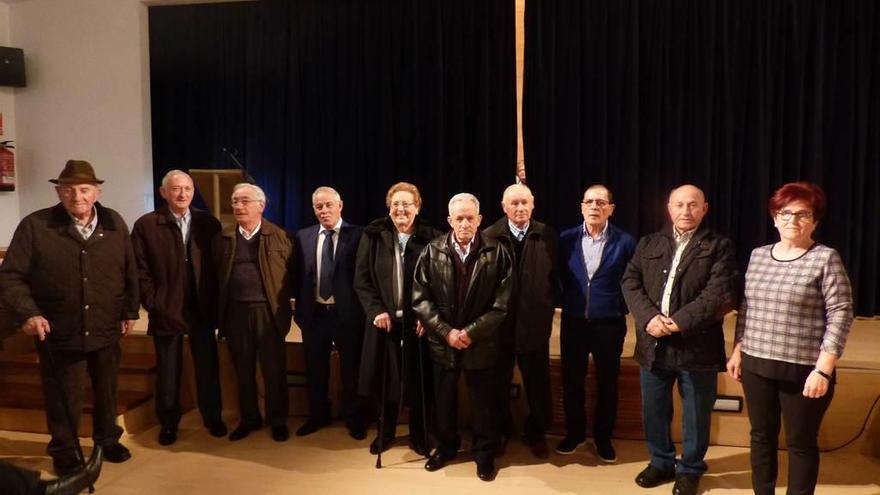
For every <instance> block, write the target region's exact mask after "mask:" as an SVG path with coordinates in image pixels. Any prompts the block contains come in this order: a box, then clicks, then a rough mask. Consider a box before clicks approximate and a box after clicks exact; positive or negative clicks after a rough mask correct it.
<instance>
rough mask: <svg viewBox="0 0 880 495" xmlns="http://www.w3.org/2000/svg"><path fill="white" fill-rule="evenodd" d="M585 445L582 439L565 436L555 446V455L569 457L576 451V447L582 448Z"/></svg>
mask: <svg viewBox="0 0 880 495" xmlns="http://www.w3.org/2000/svg"><path fill="white" fill-rule="evenodd" d="M585 444H586V442H585V441H584V439H583V438H574V437H568V436H567V437H565V438H563V439H562V441H561V442H559V445H557V446H556V453H557V454H559V455H571V454H574V451H575V450H577V449H578V447H583V446H584V445H585Z"/></svg>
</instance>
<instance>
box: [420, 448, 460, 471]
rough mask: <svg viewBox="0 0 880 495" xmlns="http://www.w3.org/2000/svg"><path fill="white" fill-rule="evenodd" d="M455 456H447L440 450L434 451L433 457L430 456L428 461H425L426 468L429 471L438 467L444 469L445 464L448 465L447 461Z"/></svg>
mask: <svg viewBox="0 0 880 495" xmlns="http://www.w3.org/2000/svg"><path fill="white" fill-rule="evenodd" d="M454 457H455V456H453V457H446V456H445V455H443V454H441V453H440V451H437V452H434V454H433V455H431V457H428V462H426V463H425V469H427V470H428V471H436V470H438V469H443V466H445V465H446V463H447V462H449V461H451V460H452V459H453V458H454Z"/></svg>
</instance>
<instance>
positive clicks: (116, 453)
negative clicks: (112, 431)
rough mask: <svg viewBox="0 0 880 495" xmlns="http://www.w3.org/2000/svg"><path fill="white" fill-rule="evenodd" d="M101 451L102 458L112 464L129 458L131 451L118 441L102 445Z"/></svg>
mask: <svg viewBox="0 0 880 495" xmlns="http://www.w3.org/2000/svg"><path fill="white" fill-rule="evenodd" d="M103 451H104V460H105V461H107V462H112V463H113V464H119V463H120V462H125V461H127V460H129V459H131V451H129V450H128V449H127V448H125V445H122V444H121V443H119V442H116V443H111V444H110V445H104V448H103Z"/></svg>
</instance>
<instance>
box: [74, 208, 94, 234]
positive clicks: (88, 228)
mask: <svg viewBox="0 0 880 495" xmlns="http://www.w3.org/2000/svg"><path fill="white" fill-rule="evenodd" d="M70 218H71V220H73V225H74V227H76V230H77V232H79V235H81V236H82V238H83V239H84V240H89V237H91V236H92V233H93V232H95V229H96V228H97V227H98V209H97V208H95V207H94V206H92V214H91V217H90V220H89V221H88V222H81V221H80V220H79V219H78V218H76V217H75V216H73V215H70Z"/></svg>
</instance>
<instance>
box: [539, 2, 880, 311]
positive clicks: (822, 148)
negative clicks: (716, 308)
mask: <svg viewBox="0 0 880 495" xmlns="http://www.w3.org/2000/svg"><path fill="white" fill-rule="evenodd" d="M525 29H526V32H525V35H526V40H525V42H526V46H525V50H526V51H525V88H524V99H523V139H524V145H525V157H526V168H527V172H528V178H529V184H530V186H532V188H533V190H534V191H535V195H536V197H537V209H536V211H537V212H538V213H539V214H540V215H542V216H544V217H545V218H547V219H548V220H549V221H550V223H553V224H556V225H557V226H559V227H564V226H571V225H576V224H577V223H578V222H580V221H582V219H581V218H580V209H579V204H578V203H579V201H580V198H581V195H582V194H583V191H584V189H585V188H586V187H587V186H589V185H590V184H593V183H604V184H607V185H608V186H609V187H610V188H611V190H612V191H613V192H614V194H615V201H616V203H617V209H616V211H615V213H614V217H613V218H612V221H613V222H615V223H616V224H618V225H620V226H622V227H623V228H625V229H626V230H628V231H630V232H631V233H633V234H634V235H643V234H646V233H648V232H650V231H654V230H656V229H658V228H659V227H660V226H661V224H662V223H663V222H664V221H665V215H666V213H665V203H666V197H667V195H668V192H669V190H670V189H672V188H673V187H675V186H677V185H680V184H682V183H694V184H696V185H698V186H700V187H701V188H703V190H704V191H705V192H706V194H707V197H708V200H709V203H710V210H709V215H708V217H707V220H706V221H707V222H709V224H710V225H712V226H713V227H714V228H716V229H718V230H719V231H721V232H723V233H725V234H727V235H728V236H730V237H731V238H732V239H733V240H734V241H735V242H736V244H737V246H738V256H739V259H740V262H741V264H742V266H743V267H745V265H746V263H747V261H748V257H749V254H750V252H751V250H752V249H753V248H754V247H756V246H759V245H763V244H766V243H768V242H773V241H774V240H775V239H777V237H778V234H777V233H776V231H775V229H774V228H773V224H772V221H771V219H770V217H769V215H768V213H767V200H768V199H769V197H770V195H771V194H772V192H773V191H774V190H775V189H777V188H778V187H779V186H781V185H782V184H784V183H786V182H789V181H795V180H809V181H813V182H816V183H818V184H820V185H821V186H822V187H823V188H824V189H825V191H826V193H827V194H828V199H829V210H828V214H827V216H826V218H825V220H824V221H823V222H822V223H821V224H820V228H819V231H818V238H819V240H820V241H821V242H824V243H826V244H828V245H830V246H832V247H834V248H836V249H838V250H839V251H840V252H841V255H842V256H843V258H844V261H845V262H846V264H847V267H848V270H849V274H850V278H851V279H852V282H853V287H854V289H855V292H856V301H857V304H856V310H857V313H858V314H860V315H874V314H877V313H880V290H878V283H877V280H878V278H880V267H878V264H877V259H878V250H880V221H878V215H880V207H878V199H877V195H878V191H880V5H878V2H876V1H875V0H847V1H838V0H828V1H820V0H786V1H782V0H773V1H767V0H727V1H723V0H527V1H526V19H525Z"/></svg>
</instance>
